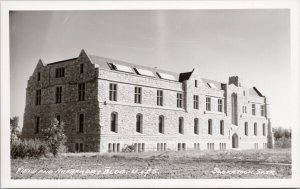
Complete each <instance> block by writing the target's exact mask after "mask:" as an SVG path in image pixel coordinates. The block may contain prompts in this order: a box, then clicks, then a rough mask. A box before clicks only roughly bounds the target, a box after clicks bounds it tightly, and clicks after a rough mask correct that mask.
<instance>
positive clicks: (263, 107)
mask: <svg viewBox="0 0 300 189" xmlns="http://www.w3.org/2000/svg"><path fill="white" fill-rule="evenodd" d="M260 115H261V116H265V106H264V105H261V106H260Z"/></svg>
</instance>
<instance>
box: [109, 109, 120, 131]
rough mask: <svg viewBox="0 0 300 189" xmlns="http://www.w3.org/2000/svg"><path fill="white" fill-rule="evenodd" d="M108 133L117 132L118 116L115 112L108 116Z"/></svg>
mask: <svg viewBox="0 0 300 189" xmlns="http://www.w3.org/2000/svg"><path fill="white" fill-rule="evenodd" d="M110 131H112V132H115V133H117V132H118V114H117V113H116V112H113V113H111V115H110Z"/></svg>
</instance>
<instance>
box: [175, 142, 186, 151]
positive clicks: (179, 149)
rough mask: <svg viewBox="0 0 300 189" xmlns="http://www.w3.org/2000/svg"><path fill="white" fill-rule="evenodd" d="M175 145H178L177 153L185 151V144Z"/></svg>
mask: <svg viewBox="0 0 300 189" xmlns="http://www.w3.org/2000/svg"><path fill="white" fill-rule="evenodd" d="M177 145H178V147H177V150H178V151H181V150H186V144H185V143H178V144H177Z"/></svg>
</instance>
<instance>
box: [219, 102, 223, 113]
mask: <svg viewBox="0 0 300 189" xmlns="http://www.w3.org/2000/svg"><path fill="white" fill-rule="evenodd" d="M218 112H223V100H222V99H218Z"/></svg>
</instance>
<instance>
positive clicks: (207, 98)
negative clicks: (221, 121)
mask: <svg viewBox="0 0 300 189" xmlns="http://www.w3.org/2000/svg"><path fill="white" fill-rule="evenodd" d="M206 110H207V111H211V99H210V98H209V97H206Z"/></svg>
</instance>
